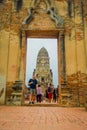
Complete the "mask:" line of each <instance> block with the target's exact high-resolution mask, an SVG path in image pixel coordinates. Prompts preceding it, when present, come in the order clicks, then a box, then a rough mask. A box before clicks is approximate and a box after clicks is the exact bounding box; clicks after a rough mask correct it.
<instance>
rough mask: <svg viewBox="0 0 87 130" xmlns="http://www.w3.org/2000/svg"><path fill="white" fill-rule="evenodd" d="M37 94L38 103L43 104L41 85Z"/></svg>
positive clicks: (37, 89)
mask: <svg viewBox="0 0 87 130" xmlns="http://www.w3.org/2000/svg"><path fill="white" fill-rule="evenodd" d="M36 94H37V102H40V103H41V101H42V88H41V86H40V84H39V85H38V86H37V88H36Z"/></svg>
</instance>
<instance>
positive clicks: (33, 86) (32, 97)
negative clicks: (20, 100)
mask: <svg viewBox="0 0 87 130" xmlns="http://www.w3.org/2000/svg"><path fill="white" fill-rule="evenodd" d="M28 85H29V87H30V96H29V104H31V103H32V104H34V103H35V99H36V85H37V80H36V76H35V75H33V76H32V78H31V79H30V80H29V82H28Z"/></svg>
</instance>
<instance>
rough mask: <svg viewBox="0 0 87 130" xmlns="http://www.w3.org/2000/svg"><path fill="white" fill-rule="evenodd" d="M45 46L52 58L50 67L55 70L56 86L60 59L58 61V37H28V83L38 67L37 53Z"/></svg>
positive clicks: (54, 82) (54, 80)
mask: <svg viewBox="0 0 87 130" xmlns="http://www.w3.org/2000/svg"><path fill="white" fill-rule="evenodd" d="M42 47H45V48H46V50H47V51H48V55H49V58H50V60H49V61H50V69H52V72H53V84H54V86H55V87H57V85H58V64H57V63H58V61H57V59H58V58H57V57H58V54H57V39H40V38H39V39H37V38H34V39H33V38H29V39H27V56H26V62H27V63H26V85H27V83H28V81H29V79H30V78H32V74H33V71H34V69H35V68H36V62H37V55H38V52H39V50H40V49H41V48H42Z"/></svg>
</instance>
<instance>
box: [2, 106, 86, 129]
mask: <svg viewBox="0 0 87 130" xmlns="http://www.w3.org/2000/svg"><path fill="white" fill-rule="evenodd" d="M0 130H87V112H86V111H85V109H84V108H64V107H13V106H12V107H10V106H0Z"/></svg>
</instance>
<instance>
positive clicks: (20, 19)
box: [0, 0, 87, 106]
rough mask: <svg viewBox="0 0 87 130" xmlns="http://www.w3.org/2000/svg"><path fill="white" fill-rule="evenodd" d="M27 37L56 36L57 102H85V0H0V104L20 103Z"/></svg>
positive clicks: (86, 6)
mask: <svg viewBox="0 0 87 130" xmlns="http://www.w3.org/2000/svg"><path fill="white" fill-rule="evenodd" d="M27 38H57V39H58V59H59V60H58V66H59V68H58V70H59V72H58V75H59V104H60V105H61V106H86V105H87V0H14V1H12V0H1V1H0V104H11V103H12V97H14V96H15V95H16V94H17V96H18V99H17V100H18V101H14V103H13V105H16V103H18V105H21V104H23V97H24V90H25V69H26V48H27ZM14 86H15V87H17V88H18V89H17V90H16V89H15V87H14ZM19 86H21V87H19ZM8 102H10V103H8Z"/></svg>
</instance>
